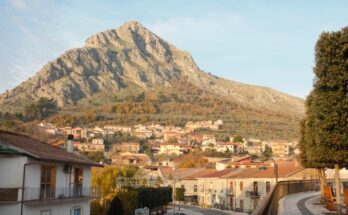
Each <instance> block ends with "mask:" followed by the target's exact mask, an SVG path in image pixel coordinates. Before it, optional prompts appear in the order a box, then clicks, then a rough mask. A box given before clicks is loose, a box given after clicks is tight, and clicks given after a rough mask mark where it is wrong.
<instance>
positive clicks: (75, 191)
mask: <svg viewBox="0 0 348 215" xmlns="http://www.w3.org/2000/svg"><path fill="white" fill-rule="evenodd" d="M97 197H98V192H96V189H94V188H90V187H75V188H69V187H57V188H55V189H41V188H32V187H28V188H25V189H24V198H23V200H24V202H25V203H27V204H31V203H32V204H35V203H40V202H43V201H45V202H54V201H72V200H83V199H91V198H97Z"/></svg>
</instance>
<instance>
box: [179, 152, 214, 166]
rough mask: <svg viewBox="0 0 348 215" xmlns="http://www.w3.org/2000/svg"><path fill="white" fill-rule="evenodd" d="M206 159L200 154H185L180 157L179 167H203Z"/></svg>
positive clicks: (206, 161)
mask: <svg viewBox="0 0 348 215" xmlns="http://www.w3.org/2000/svg"><path fill="white" fill-rule="evenodd" d="M207 163H208V160H207V159H206V158H204V157H202V156H201V155H186V156H183V157H181V158H180V163H179V164H178V167H179V168H201V167H205V166H206V165H207Z"/></svg>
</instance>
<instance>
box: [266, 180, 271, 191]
mask: <svg viewBox="0 0 348 215" xmlns="http://www.w3.org/2000/svg"><path fill="white" fill-rule="evenodd" d="M269 191H271V182H269V181H267V182H266V193H268V192H269Z"/></svg>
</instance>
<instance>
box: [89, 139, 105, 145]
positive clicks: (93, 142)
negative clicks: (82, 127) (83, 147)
mask: <svg viewBox="0 0 348 215" xmlns="http://www.w3.org/2000/svg"><path fill="white" fill-rule="evenodd" d="M92 144H96V145H100V144H101V145H103V144H104V140H103V139H102V138H94V139H92Z"/></svg>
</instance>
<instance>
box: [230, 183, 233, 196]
mask: <svg viewBox="0 0 348 215" xmlns="http://www.w3.org/2000/svg"><path fill="white" fill-rule="evenodd" d="M230 193H233V182H232V181H231V182H230Z"/></svg>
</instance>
